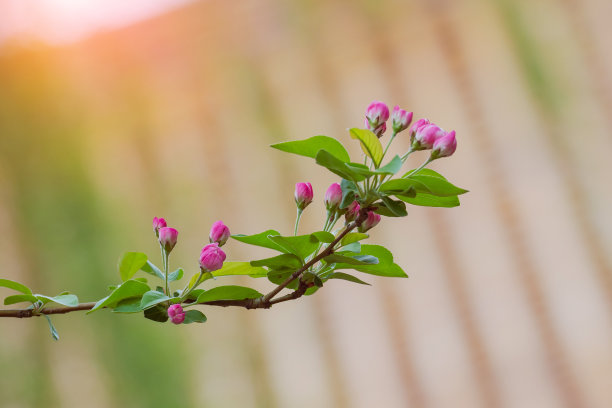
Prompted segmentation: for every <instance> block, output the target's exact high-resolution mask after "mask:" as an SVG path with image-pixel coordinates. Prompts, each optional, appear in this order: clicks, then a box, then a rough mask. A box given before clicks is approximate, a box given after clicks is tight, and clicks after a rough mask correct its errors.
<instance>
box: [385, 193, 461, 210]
mask: <svg viewBox="0 0 612 408" xmlns="http://www.w3.org/2000/svg"><path fill="white" fill-rule="evenodd" d="M397 198H399V199H400V200H402V201H404V202H406V203H408V204H412V205H418V206H421V207H446V208H451V207H458V206H459V205H460V202H459V197H457V196H451V197H437V196H435V195H431V194H417V195H416V196H414V197H408V196H402V195H398V196H397Z"/></svg>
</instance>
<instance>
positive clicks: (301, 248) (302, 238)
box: [251, 234, 319, 265]
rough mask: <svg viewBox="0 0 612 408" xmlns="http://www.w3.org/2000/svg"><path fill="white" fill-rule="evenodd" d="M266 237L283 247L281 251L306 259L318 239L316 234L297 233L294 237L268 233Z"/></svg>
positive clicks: (315, 248) (316, 245) (315, 246)
mask: <svg viewBox="0 0 612 408" xmlns="http://www.w3.org/2000/svg"><path fill="white" fill-rule="evenodd" d="M268 239H270V240H271V241H273V242H275V243H276V244H278V245H279V246H280V247H282V248H283V249H284V251H283V252H288V253H290V254H293V255H296V256H297V257H299V258H300V259H306V257H307V256H308V255H310V254H312V253H313V252H314V251H316V250H317V248H318V247H319V240H318V239H317V237H316V236H314V235H311V234H308V235H298V236H295V237H283V236H282V235H269V236H268ZM251 265H252V264H251Z"/></svg>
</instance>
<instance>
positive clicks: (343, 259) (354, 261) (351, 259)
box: [323, 254, 378, 265]
mask: <svg viewBox="0 0 612 408" xmlns="http://www.w3.org/2000/svg"><path fill="white" fill-rule="evenodd" d="M323 260H324V261H325V262H327V263H329V264H331V263H336V264H338V263H345V264H350V265H376V264H378V258H376V257H375V256H372V255H355V256H344V255H339V254H331V255H328V256H326V257H325V258H323Z"/></svg>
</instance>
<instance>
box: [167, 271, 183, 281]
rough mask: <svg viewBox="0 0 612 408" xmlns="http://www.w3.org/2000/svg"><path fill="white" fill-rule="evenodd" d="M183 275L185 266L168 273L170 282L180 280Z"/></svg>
mask: <svg viewBox="0 0 612 408" xmlns="http://www.w3.org/2000/svg"><path fill="white" fill-rule="evenodd" d="M182 277H183V268H178V269H177V270H176V271H174V272H172V273H171V274H169V275H168V282H174V281H177V280H180V279H181V278H182Z"/></svg>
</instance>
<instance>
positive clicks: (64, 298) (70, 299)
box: [34, 294, 79, 306]
mask: <svg viewBox="0 0 612 408" xmlns="http://www.w3.org/2000/svg"><path fill="white" fill-rule="evenodd" d="M34 296H36V298H37V299H38V300H40V301H41V302H43V304H46V303H49V302H55V303H59V304H60V305H64V306H78V304H79V298H77V297H76V295H60V296H55V297H50V296H45V295H39V294H35V295H34Z"/></svg>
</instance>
